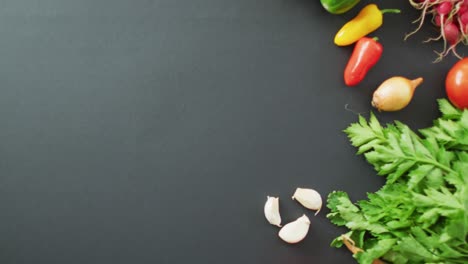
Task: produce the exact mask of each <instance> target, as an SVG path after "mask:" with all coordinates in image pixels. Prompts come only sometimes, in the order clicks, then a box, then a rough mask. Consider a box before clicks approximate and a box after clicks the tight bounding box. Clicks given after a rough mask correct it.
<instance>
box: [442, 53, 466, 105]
mask: <svg viewBox="0 0 468 264" xmlns="http://www.w3.org/2000/svg"><path fill="white" fill-rule="evenodd" d="M445 90H446V92H447V96H448V98H449V99H450V101H451V102H452V103H453V104H454V105H455V106H456V107H458V108H464V109H466V108H468V57H467V58H464V59H462V60H460V61H458V62H457V63H456V64H455V65H454V66H453V67H452V69H450V71H449V72H448V74H447V78H446V79H445Z"/></svg>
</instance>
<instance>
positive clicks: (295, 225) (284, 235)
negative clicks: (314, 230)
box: [278, 215, 310, 244]
mask: <svg viewBox="0 0 468 264" xmlns="http://www.w3.org/2000/svg"><path fill="white" fill-rule="evenodd" d="M309 226H310V220H309V218H308V217H307V216H306V215H303V216H301V217H299V218H298V219H297V220H296V221H294V222H291V223H288V224H286V225H285V226H283V228H281V230H280V231H279V233H278V236H279V237H280V238H281V239H282V240H283V241H285V242H287V243H290V244H295V243H299V242H301V241H302V240H303V239H304V238H305V237H306V236H307V233H308V232H309Z"/></svg>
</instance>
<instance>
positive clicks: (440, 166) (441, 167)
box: [403, 156, 456, 173]
mask: <svg viewBox="0 0 468 264" xmlns="http://www.w3.org/2000/svg"><path fill="white" fill-rule="evenodd" d="M403 158H406V159H410V160H414V161H417V162H421V163H427V164H431V165H434V166H435V167H438V168H439V169H442V170H444V171H447V172H453V173H456V171H454V170H452V169H451V168H449V167H447V166H445V165H443V164H441V163H439V162H437V161H433V160H430V159H421V158H415V157H408V156H404V157H403Z"/></svg>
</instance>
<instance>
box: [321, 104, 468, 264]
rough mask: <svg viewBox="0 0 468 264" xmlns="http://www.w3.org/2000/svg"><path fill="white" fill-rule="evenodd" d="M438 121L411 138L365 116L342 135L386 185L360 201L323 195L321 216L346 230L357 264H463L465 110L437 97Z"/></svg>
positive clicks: (467, 224)
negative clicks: (324, 204)
mask: <svg viewBox="0 0 468 264" xmlns="http://www.w3.org/2000/svg"><path fill="white" fill-rule="evenodd" d="M438 102H439V108H440V111H441V112H442V117H441V118H439V119H437V120H436V121H435V122H434V125H433V126H432V127H430V128H427V129H423V130H420V131H419V132H420V133H419V134H417V133H415V132H413V131H412V130H411V129H410V128H409V127H408V126H406V125H404V124H403V123H401V122H398V121H396V122H395V124H390V125H387V126H386V127H383V126H381V125H380V123H379V122H378V120H377V119H376V117H375V116H374V115H373V114H371V116H370V119H369V121H367V120H366V119H365V118H363V117H362V116H361V117H360V118H359V123H355V124H352V125H351V126H349V127H348V128H347V129H346V130H345V132H346V134H347V135H348V136H349V139H350V140H351V143H352V145H353V146H355V147H357V148H358V154H363V155H364V157H365V158H366V159H367V161H368V162H369V163H370V164H371V165H373V166H374V168H375V170H376V171H377V172H378V175H381V176H384V177H386V184H385V185H384V186H383V187H382V188H381V189H380V190H379V191H377V192H375V193H369V194H368V199H367V200H363V201H358V202H357V203H353V202H351V200H350V199H349V197H348V195H347V194H346V193H345V192H341V191H335V192H332V193H330V194H329V196H328V204H327V206H328V208H329V209H330V210H331V212H330V213H329V214H328V215H327V217H328V218H329V219H330V221H331V222H332V223H333V224H335V225H338V226H345V227H347V228H348V229H349V230H350V231H349V232H348V233H346V234H344V235H342V236H340V237H338V238H337V239H335V240H334V241H333V242H332V246H335V247H341V246H342V245H343V244H344V245H346V246H347V247H348V249H350V250H351V251H352V252H353V256H354V257H355V259H356V260H357V261H358V262H359V263H361V264H365V263H369V264H370V263H381V261H380V259H382V260H385V261H388V262H392V263H397V264H400V263H468V243H467V238H468V214H467V209H468V190H467V180H468V110H465V111H461V110H458V109H456V108H454V107H453V106H452V105H451V104H450V103H449V102H448V101H447V100H445V99H441V100H439V101H438Z"/></svg>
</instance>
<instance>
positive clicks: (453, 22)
mask: <svg viewBox="0 0 468 264" xmlns="http://www.w3.org/2000/svg"><path fill="white" fill-rule="evenodd" d="M409 2H410V4H411V5H412V6H413V7H414V8H416V9H418V10H420V11H421V16H420V17H419V18H418V19H416V20H415V21H414V22H415V23H418V22H419V25H418V27H417V28H416V29H415V30H414V31H413V32H411V33H409V34H407V35H406V36H405V40H406V39H408V38H409V37H410V36H411V35H413V34H415V33H416V32H418V31H419V30H420V29H421V27H422V26H423V25H424V22H425V21H426V16H432V23H433V24H434V25H435V26H437V27H438V28H439V35H438V36H437V37H433V38H429V39H427V40H426V41H425V42H430V41H438V40H442V41H443V42H444V48H443V50H442V52H436V53H437V54H438V57H437V59H436V60H435V62H438V61H440V60H442V59H443V58H444V57H445V56H447V55H448V54H449V53H450V52H452V53H453V54H454V55H455V56H457V57H459V58H460V59H461V58H462V57H461V56H460V55H459V54H458V52H457V49H456V48H457V47H458V46H459V45H461V44H464V45H468V1H466V0H409Z"/></svg>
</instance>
